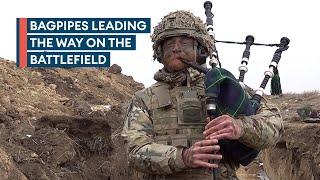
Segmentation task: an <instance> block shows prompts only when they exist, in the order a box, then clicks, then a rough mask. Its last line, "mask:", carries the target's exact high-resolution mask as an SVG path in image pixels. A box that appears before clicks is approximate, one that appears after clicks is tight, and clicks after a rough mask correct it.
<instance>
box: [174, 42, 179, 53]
mask: <svg viewBox="0 0 320 180" xmlns="http://www.w3.org/2000/svg"><path fill="white" fill-rule="evenodd" d="M172 51H173V52H174V53H179V52H181V44H180V43H179V42H175V43H174V46H173V50H172Z"/></svg>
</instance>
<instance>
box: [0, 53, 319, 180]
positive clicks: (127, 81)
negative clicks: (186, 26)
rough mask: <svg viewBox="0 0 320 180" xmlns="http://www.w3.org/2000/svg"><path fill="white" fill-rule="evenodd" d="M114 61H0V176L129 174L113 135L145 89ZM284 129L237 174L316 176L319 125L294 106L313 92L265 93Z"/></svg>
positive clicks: (312, 100)
mask: <svg viewBox="0 0 320 180" xmlns="http://www.w3.org/2000/svg"><path fill="white" fill-rule="evenodd" d="M120 71H121V70H120V68H119V67H112V68H109V69H103V68H99V69H97V68H92V69H88V68H77V69H42V68H35V69H29V68H25V69H18V68H16V67H15V64H14V63H13V62H11V61H7V60H4V59H0V179H1V180H2V179H10V180H11V179H17V180H20V179H21V180H25V179H41V180H46V179H50V180H51V179H67V180H75V179H77V180H78V179H84V180H86V179H95V180H99V179H101V180H102V179H107V180H108V179H115V180H117V179H119V180H121V179H130V177H131V176H130V171H129V169H128V167H127V166H126V162H127V160H126V154H125V147H124V142H123V140H122V139H121V137H120V136H119V133H120V130H121V126H122V123H123V116H124V107H125V106H126V102H127V101H128V100H129V99H130V98H131V96H132V95H133V93H134V92H135V91H137V90H140V89H142V88H144V87H143V85H142V84H141V83H137V82H135V81H134V80H133V78H132V77H131V76H126V75H123V74H121V73H120ZM269 98H271V100H272V101H274V102H275V103H277V104H278V105H279V106H280V108H281V110H282V112H283V116H284V120H285V127H286V133H285V135H284V137H283V138H282V140H281V142H280V143H279V144H278V145H277V146H276V147H274V148H270V149H267V150H265V151H264V152H263V153H262V154H261V156H260V160H261V161H263V166H261V165H262V164H261V162H259V161H258V160H257V161H255V162H254V163H252V164H251V165H249V166H248V167H242V168H241V169H240V170H239V171H238V174H239V177H240V178H241V179H258V177H257V176H258V175H259V172H260V171H261V170H262V168H264V169H265V170H266V172H267V174H268V176H269V178H270V179H276V180H277V179H320V178H319V173H320V156H319V152H320V145H319V136H320V125H319V124H307V123H303V122H301V120H300V119H299V117H298V115H297V113H296V109H297V108H299V107H302V106H303V105H306V104H310V105H312V106H313V107H315V108H320V106H319V105H320V95H319V93H317V92H311V93H304V94H287V95H283V96H280V97H279V96H275V97H269Z"/></svg>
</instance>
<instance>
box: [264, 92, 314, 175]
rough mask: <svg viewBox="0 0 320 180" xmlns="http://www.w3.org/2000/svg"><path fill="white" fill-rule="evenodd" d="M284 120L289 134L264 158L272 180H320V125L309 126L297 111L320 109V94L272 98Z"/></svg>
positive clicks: (266, 151)
mask: <svg viewBox="0 0 320 180" xmlns="http://www.w3.org/2000/svg"><path fill="white" fill-rule="evenodd" d="M271 100H272V101H273V102H275V103H277V104H278V106H279V107H280V109H281V111H282V115H283V117H284V125H285V133H284V136H283V137H282V139H281V141H280V142H279V143H278V144H277V146H276V147H274V148H270V149H267V150H265V151H264V152H263V154H262V155H261V159H262V161H263V162H264V168H265V170H266V172H267V174H268V176H269V177H270V178H271V179H279V180H280V179H283V180H287V179H293V180H301V179H316V180H317V179H320V143H319V139H320V123H305V122H302V119H301V118H300V117H299V116H298V113H297V109H299V108H303V107H306V106H311V107H312V108H313V109H317V110H320V93H319V92H308V93H303V94H286V95H283V96H275V97H272V99H271Z"/></svg>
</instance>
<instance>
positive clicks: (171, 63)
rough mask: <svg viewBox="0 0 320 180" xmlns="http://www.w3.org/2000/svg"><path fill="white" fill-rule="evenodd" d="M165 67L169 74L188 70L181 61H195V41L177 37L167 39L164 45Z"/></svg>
mask: <svg viewBox="0 0 320 180" xmlns="http://www.w3.org/2000/svg"><path fill="white" fill-rule="evenodd" d="M162 50H163V58H162V59H163V61H162V63H163V65H164V67H165V69H166V70H167V71H168V72H176V71H181V70H183V69H186V68H187V65H185V64H184V63H183V62H182V61H181V59H185V60H187V61H195V60H196V58H195V56H196V54H195V53H196V52H195V50H194V39H192V38H189V37H186V36H177V37H172V38H169V39H166V40H165V41H164V42H163V45H162Z"/></svg>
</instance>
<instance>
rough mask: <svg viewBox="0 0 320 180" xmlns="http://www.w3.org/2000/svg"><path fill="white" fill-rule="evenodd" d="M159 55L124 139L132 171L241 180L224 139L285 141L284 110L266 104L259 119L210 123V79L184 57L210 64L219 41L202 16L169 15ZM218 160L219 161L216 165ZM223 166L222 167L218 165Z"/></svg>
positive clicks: (261, 144)
mask: <svg viewBox="0 0 320 180" xmlns="http://www.w3.org/2000/svg"><path fill="white" fill-rule="evenodd" d="M151 38H152V42H153V43H154V44H153V49H154V57H155V58H156V59H157V60H158V61H159V62H160V63H162V64H163V65H164V68H163V69H161V70H159V71H158V72H157V73H156V74H155V75H154V79H155V80H156V81H157V83H155V84H154V85H152V86H151V87H148V88H146V89H144V90H142V91H139V92H137V93H136V94H135V96H134V97H133V99H132V101H131V104H130V106H129V108H128V112H127V115H126V119H125V125H124V128H123V132H122V136H123V137H125V138H126V140H127V142H128V160H129V165H130V167H132V168H134V169H135V170H136V172H141V173H142V175H143V176H142V177H143V178H144V179H184V180H189V179H190V180H191V179H202V180H206V179H212V169H213V168H218V170H219V171H218V172H219V173H218V175H219V179H237V177H236V174H235V170H236V168H237V167H239V164H236V163H230V162H226V161H224V158H225V157H222V155H221V154H219V153H218V154H214V153H213V152H217V151H219V149H220V147H219V145H218V140H221V139H231V140H239V141H240V142H241V143H243V144H245V145H247V146H248V147H252V148H254V149H257V150H261V149H263V148H266V147H270V146H273V145H275V144H276V142H277V141H279V139H280V137H281V134H282V132H283V125H282V119H281V116H280V113H279V110H278V109H277V108H276V107H275V106H273V105H272V104H270V103H262V106H261V107H260V109H259V110H258V114H257V115H253V116H246V117H242V118H240V119H234V118H232V117H230V116H228V115H223V116H220V117H217V118H216V119H214V120H212V121H210V122H209V118H207V117H206V111H205V108H204V106H205V100H204V95H205V94H204V82H203V80H204V75H203V74H200V73H199V72H198V71H195V70H193V69H191V68H188V67H187V66H186V65H185V64H184V63H182V62H181V61H180V59H182V58H183V59H186V60H189V61H196V62H197V63H199V64H202V65H205V61H204V60H203V54H205V55H206V56H208V55H210V54H211V53H212V50H213V40H212V39H211V38H210V36H209V35H208V33H207V31H206V28H205V26H204V24H203V22H202V21H201V20H200V18H198V17H195V16H194V15H193V14H192V13H190V12H187V11H176V12H172V13H169V14H168V15H167V16H165V17H164V18H163V19H162V21H161V22H160V23H159V24H158V25H157V26H156V27H155V28H154V33H153V35H152V36H151ZM214 162H215V163H214ZM217 162H219V164H218V163H217Z"/></svg>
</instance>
